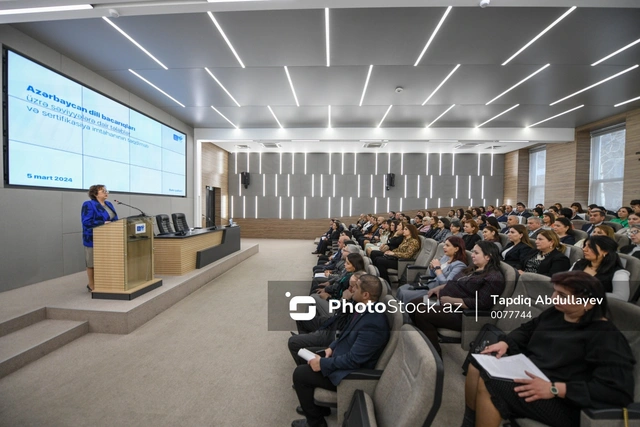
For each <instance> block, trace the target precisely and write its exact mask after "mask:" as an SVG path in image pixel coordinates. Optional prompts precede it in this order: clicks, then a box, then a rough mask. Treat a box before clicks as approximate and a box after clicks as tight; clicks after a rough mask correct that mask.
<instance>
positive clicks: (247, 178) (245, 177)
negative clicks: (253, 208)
mask: <svg viewBox="0 0 640 427" xmlns="http://www.w3.org/2000/svg"><path fill="white" fill-rule="evenodd" d="M240 183H241V184H242V185H244V188H245V190H246V189H247V188H249V184H251V175H249V172H240Z"/></svg>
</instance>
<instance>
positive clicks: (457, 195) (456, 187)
mask: <svg viewBox="0 0 640 427" xmlns="http://www.w3.org/2000/svg"><path fill="white" fill-rule="evenodd" d="M457 198H458V175H456V199H457Z"/></svg>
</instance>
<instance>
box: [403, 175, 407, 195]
mask: <svg viewBox="0 0 640 427" xmlns="http://www.w3.org/2000/svg"><path fill="white" fill-rule="evenodd" d="M404 198H405V199H406V198H407V175H405V176H404Z"/></svg>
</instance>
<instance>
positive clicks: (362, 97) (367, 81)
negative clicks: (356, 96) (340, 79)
mask: <svg viewBox="0 0 640 427" xmlns="http://www.w3.org/2000/svg"><path fill="white" fill-rule="evenodd" d="M372 70H373V65H369V72H368V73H367V79H366V80H365V81H364V88H363V89H362V96H361V97H360V105H359V106H360V107H362V101H364V94H365V93H367V86H369V78H370V77H371V71H372Z"/></svg>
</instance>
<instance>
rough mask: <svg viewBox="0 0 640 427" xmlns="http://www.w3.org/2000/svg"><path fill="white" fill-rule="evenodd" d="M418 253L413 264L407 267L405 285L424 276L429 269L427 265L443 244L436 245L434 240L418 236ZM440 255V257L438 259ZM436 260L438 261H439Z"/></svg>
mask: <svg viewBox="0 0 640 427" xmlns="http://www.w3.org/2000/svg"><path fill="white" fill-rule="evenodd" d="M420 244H421V245H422V246H421V248H420V253H418V257H417V258H416V260H415V262H414V263H413V264H410V265H408V266H407V283H414V282H415V281H416V280H417V279H418V275H420V274H421V273H422V274H424V272H425V271H426V270H428V269H429V263H430V262H431V260H432V259H435V257H436V254H437V253H438V248H439V247H440V245H443V243H440V245H439V244H438V242H437V241H436V240H433V239H428V238H426V237H423V236H420ZM441 257H442V255H440V258H441ZM440 258H438V259H440Z"/></svg>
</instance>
